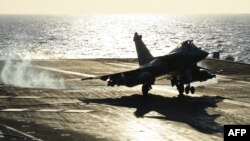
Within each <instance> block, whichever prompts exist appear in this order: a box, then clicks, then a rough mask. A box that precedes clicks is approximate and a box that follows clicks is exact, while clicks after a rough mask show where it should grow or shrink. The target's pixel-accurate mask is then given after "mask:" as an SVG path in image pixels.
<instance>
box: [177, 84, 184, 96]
mask: <svg viewBox="0 0 250 141" xmlns="http://www.w3.org/2000/svg"><path fill="white" fill-rule="evenodd" d="M177 89H178V92H179V95H183V92H184V84H182V83H180V84H178V85H177Z"/></svg>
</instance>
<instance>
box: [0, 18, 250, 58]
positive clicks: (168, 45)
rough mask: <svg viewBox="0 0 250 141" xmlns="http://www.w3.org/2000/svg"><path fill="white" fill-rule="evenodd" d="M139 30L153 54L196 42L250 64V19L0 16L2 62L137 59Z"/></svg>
mask: <svg viewBox="0 0 250 141" xmlns="http://www.w3.org/2000/svg"><path fill="white" fill-rule="evenodd" d="M135 32H138V33H139V34H142V36H143V38H142V39H143V41H144V42H145V44H146V45H147V47H148V48H149V50H150V51H151V52H152V54H153V56H160V55H164V54H167V53H168V52H170V51H171V50H172V49H173V48H175V47H176V46H177V45H178V44H179V43H181V42H182V41H184V40H187V39H192V40H194V43H195V44H196V45H197V46H198V47H201V48H202V49H205V50H207V51H208V52H210V53H212V52H217V51H219V52H220V53H221V58H225V57H227V56H229V55H230V56H233V57H234V59H235V60H236V61H239V62H244V63H250V15H190V16H173V15H86V16H45V15H0V59H82V58H136V57H137V55H136V52H135V46H134V42H133V36H134V33H135Z"/></svg>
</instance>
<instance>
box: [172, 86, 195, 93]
mask: <svg viewBox="0 0 250 141" xmlns="http://www.w3.org/2000/svg"><path fill="white" fill-rule="evenodd" d="M176 87H177V90H178V92H179V95H183V93H184V91H185V93H186V94H189V92H191V93H192V94H194V92H195V88H194V87H193V86H190V84H187V85H186V87H185V88H184V84H183V83H178V84H176Z"/></svg>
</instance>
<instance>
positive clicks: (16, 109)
mask: <svg viewBox="0 0 250 141" xmlns="http://www.w3.org/2000/svg"><path fill="white" fill-rule="evenodd" d="M92 111H94V110H82V109H32V108H30V109H28V108H7V109H0V112H63V113H89V112H92Z"/></svg>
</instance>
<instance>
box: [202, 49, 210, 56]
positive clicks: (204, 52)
mask: <svg viewBox="0 0 250 141" xmlns="http://www.w3.org/2000/svg"><path fill="white" fill-rule="evenodd" d="M208 54H209V53H208V52H206V51H204V50H202V51H201V56H202V58H206V57H207V56H208Z"/></svg>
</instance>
